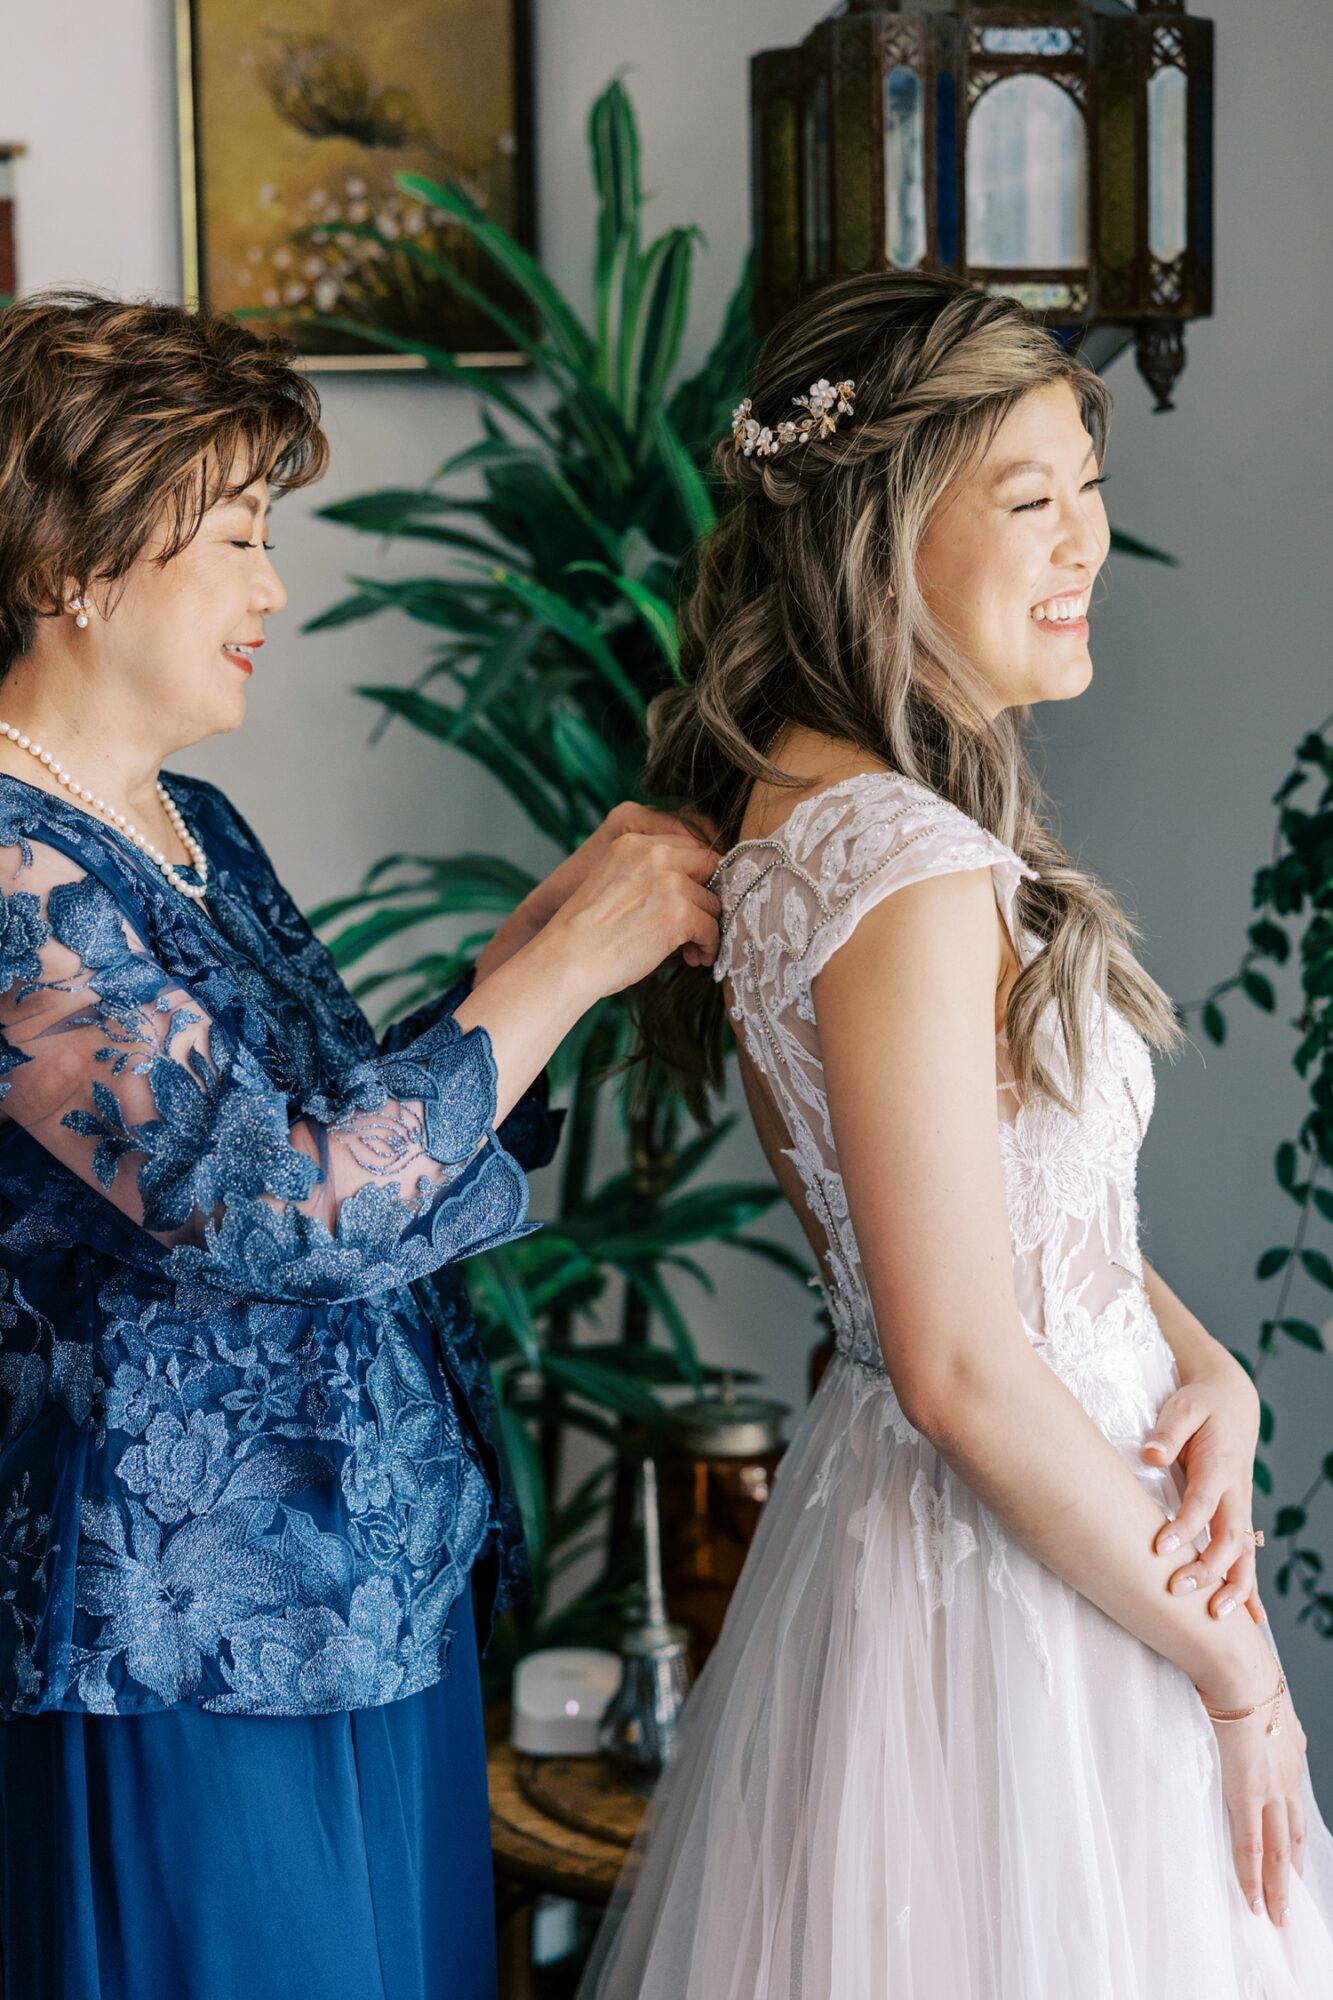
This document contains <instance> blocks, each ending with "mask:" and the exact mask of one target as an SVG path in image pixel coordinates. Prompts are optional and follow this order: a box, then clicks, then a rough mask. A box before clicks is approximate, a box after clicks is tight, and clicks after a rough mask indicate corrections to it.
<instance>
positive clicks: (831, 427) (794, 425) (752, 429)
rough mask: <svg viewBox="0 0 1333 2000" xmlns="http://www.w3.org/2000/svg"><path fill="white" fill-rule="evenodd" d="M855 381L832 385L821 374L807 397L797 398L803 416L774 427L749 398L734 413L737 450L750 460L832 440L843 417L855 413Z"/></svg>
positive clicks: (732, 433)
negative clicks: (753, 408) (759, 415)
mask: <svg viewBox="0 0 1333 2000" xmlns="http://www.w3.org/2000/svg"><path fill="white" fill-rule="evenodd" d="M855 396H856V384H855V382H828V381H826V380H825V379H824V377H823V376H822V375H821V376H820V378H819V380H818V381H817V382H812V383H811V384H810V387H809V390H808V391H807V392H806V394H805V395H804V396H793V397H792V402H793V403H794V404H795V405H796V407H797V409H799V410H804V412H805V415H804V416H803V417H784V418H783V419H782V422H781V423H780V424H774V425H773V426H772V427H771V428H770V426H769V425H768V424H761V423H760V422H759V420H758V418H757V417H755V416H754V415H753V414H752V412H751V406H750V398H749V397H748V396H746V397H745V399H744V400H743V401H742V402H740V403H738V404H737V405H736V407H735V409H734V410H733V411H732V413H731V435H732V437H733V438H734V440H735V443H736V449H737V451H739V452H741V453H743V455H744V456H745V457H746V458H751V457H755V458H772V457H774V456H775V454H776V453H778V452H779V451H781V450H782V449H783V447H784V446H785V445H792V444H808V443H809V442H810V440H811V438H812V437H828V436H829V434H830V433H831V432H833V431H836V430H837V428H838V418H839V417H849V416H850V415H851V414H852V403H853V400H854V398H855Z"/></svg>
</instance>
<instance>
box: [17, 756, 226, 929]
mask: <svg viewBox="0 0 1333 2000" xmlns="http://www.w3.org/2000/svg"><path fill="white" fill-rule="evenodd" d="M0 736H7V737H8V738H9V740H10V742H11V743H17V744H18V747H19V749H20V750H26V751H27V753H28V755H29V756H30V757H35V758H36V759H37V761H38V763H39V764H45V765H46V767H47V769H48V770H49V771H50V773H51V776H52V777H53V778H54V779H56V781H57V783H59V784H62V785H63V786H64V787H65V789H66V791H67V792H68V793H69V795H70V797H71V798H72V799H82V800H83V801H84V802H85V803H86V804H88V805H90V806H92V808H93V809H94V811H95V812H100V813H105V815H106V817H107V818H108V819H109V820H110V822H111V824H112V826H114V827H115V828H116V830H117V832H118V833H123V834H124V836H125V838H126V840H130V841H133V843H134V845H135V846H136V847H137V848H138V850H139V852H140V853H141V854H146V855H147V856H148V859H149V860H150V861H155V862H156V863H157V865H158V867H159V868H160V869H161V870H162V873H163V874H164V875H165V876H166V878H167V880H168V882H170V884H171V886H172V888H173V889H176V890H179V892H180V894H181V895H182V896H188V897H189V898H190V901H191V902H193V903H202V902H203V900H204V897H205V895H206V894H207V892H208V857H207V856H206V855H205V853H204V850H203V848H202V847H201V846H200V845H199V842H198V841H197V840H196V839H195V837H194V835H193V834H192V833H191V832H190V829H189V828H188V827H187V826H186V824H185V821H184V820H183V819H182V818H181V814H180V808H179V807H178V806H177V804H176V801H175V799H173V798H172V796H171V793H170V792H169V791H168V790H167V788H166V786H165V785H164V784H163V783H162V780H161V779H160V778H159V779H158V781H157V796H158V798H159V799H160V800H161V801H162V810H163V812H164V813H165V814H166V816H167V818H168V819H169V820H170V821H171V824H172V826H173V827H174V828H175V830H176V833H177V834H178V836H179V837H180V842H181V845H182V847H184V848H185V849H186V851H187V852H188V854H189V856H190V859H191V861H192V862H193V863H194V866H195V869H196V870H197V872H198V876H199V880H198V881H197V882H187V881H186V880H185V878H184V876H183V875H181V874H179V873H178V872H177V870H176V869H175V868H174V867H173V866H172V864H171V862H169V861H168V860H167V857H166V855H165V854H164V853H163V852H162V850H161V848H160V847H154V846H153V843H152V841H151V840H148V839H146V838H145V837H144V835H143V834H141V833H140V831H139V829H138V827H137V826H135V824H134V822H133V820H128V819H126V817H125V815H124V813H118V812H117V811H116V810H115V808H114V806H109V805H108V804H107V802H106V800H105V799H99V798H95V797H94V796H93V794H92V793H91V792H90V791H88V790H87V789H86V788H85V787H84V786H83V785H80V784H79V783H78V782H77V780H76V779H74V778H72V777H71V776H70V774H69V772H68V771H67V770H66V769H65V767H64V765H63V764H61V763H59V762H58V761H57V759H56V758H54V757H53V756H52V755H51V752H50V751H49V750H43V748H42V746H41V744H40V743H34V742H33V741H32V739H31V737H28V736H23V735H21V734H20V732H19V731H18V730H17V729H15V728H14V727H13V726H12V725H11V724H10V723H8V722H0Z"/></svg>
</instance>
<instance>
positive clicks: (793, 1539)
mask: <svg viewBox="0 0 1333 2000" xmlns="http://www.w3.org/2000/svg"><path fill="white" fill-rule="evenodd" d="M1108 413H1109V398H1108V395H1107V392H1106V390H1105V389H1104V387H1103V386H1102V384H1101V383H1100V381H1099V380H1098V379H1097V378H1096V377H1095V376H1094V375H1093V374H1091V373H1090V372H1089V371H1088V370H1087V369H1086V368H1084V367H1083V366H1082V365H1081V364H1080V363H1079V362H1078V361H1077V360H1075V359H1074V358H1072V357H1071V356H1069V355H1068V354H1067V353H1066V352H1065V351H1064V350H1062V349H1061V348H1060V347H1059V346H1058V345H1057V343H1056V342H1055V341H1054V340H1053V339H1052V338H1051V337H1050V336H1049V335H1048V334H1047V333H1045V332H1044V331H1043V330H1042V329H1041V328H1040V327H1039V325H1038V324H1037V323H1036V322H1035V321H1034V320H1033V319H1031V318H1030V317H1029V316H1028V315H1027V314H1026V312H1025V311H1024V310H1023V309H1022V308H1021V307H1019V306H1018V305H1017V304H1015V303H1014V302H1013V301H1011V300H1007V299H1001V298H994V297H990V296H988V295H986V294H984V293H983V292H981V291H978V290H975V289H972V288H969V287H965V286H962V285H959V284H957V283H955V282H954V281H952V280H949V279H945V278H932V277H922V276H897V275H869V276H859V277H855V278H850V279H847V280H844V281H840V282H839V283H837V284H835V285H833V286H831V287H829V288H828V289H827V290H825V291H823V292H822V293H820V294H819V295H818V296H817V297H815V298H813V299H810V300H808V301H806V302H805V303H804V304H803V305H802V306H800V307H799V308H798V309H797V310H796V311H795V312H794V313H793V314H792V315H791V316H790V317H789V318H788V319H787V320H786V322H785V323H784V324H783V325H782V326H780V327H779V328H778V329H777V331H776V332H775V333H774V334H773V335H772V337H771V338H770V339H769V341H768V343H767V345H766V347H765V349H764V352H763V354H762V355H761V357H760V360H759V363H758V366H757V370H756V373H755V378H754V383H753V388H752V395H751V397H750V398H749V399H747V400H746V402H744V403H742V404H741V406H740V408H739V410H738V411H737V413H736V421H735V434H734V440H729V441H727V443H726V444H725V445H723V446H720V447H719V449H718V452H717V456H716V463H717V467H718V470H719V472H720V474H721V475H722V477H723V478H724V479H725V480H726V481H727V482H728V483H729V484H730V485H731V486H732V487H733V488H734V489H735V492H734V504H733V506H732V507H731V509H730V511H729V513H728V515H727V517H726V519H725V521H724V522H723V524H722V525H721V526H720V527H719V528H718V530H717V531H716V532H715V534H714V535H713V537H712V538H711V540H710V541H709V542H708V543H707V544H706V545H705V547H704V549H703V551H702V558H701V569H700V575H699V581H698V584H697V587H696V589H695V591H694V595H693V597H692V599H691V601H690V603H689V606H688V609H687V613H686V619H685V627H686V647H685V667H686V671H687V685H686V686H685V687H683V688H681V689H679V690H676V691H674V692H673V693H672V694H671V695H669V696H667V697H665V698H664V699H663V703H662V706H661V708H660V709H659V711H658V713H657V714H656V716H655V733H654V747H653V752H652V756H651V759H650V764H649V770H648V781H649V784H650V786H651V788H652V790H653V791H654V792H655V793H656V794H657V795H659V796H661V797H664V798H670V799H672V800H673V801H674V802H676V803H677V804H679V805H680V806H681V807H682V808H683V809H684V810H686V811H687V812H689V811H695V812H698V813H699V814H701V815H704V816H707V817H708V818H709V819H710V820H711V821H713V822H714V823H715V824H716V825H717V826H718V827H719V828H720V829H721V834H722V838H721V839H720V840H719V842H718V843H717V844H718V845H719V846H720V847H722V848H725V849H729V851H728V852H727V853H726V856H725V859H724V861H723V863H722V865H721V867H720V868H719V870H718V873H717V875H716V876H715V878H714V881H713V884H712V886H713V887H714V888H715V889H716V890H717V892H718V893H719V895H720V897H721V901H722V943H721V949H720V952H719V955H718V958H717V961H716V964H715V966H714V978H715V980H717V981H719V982H724V983H723V985H722V987H721V990H719V989H718V988H716V987H711V986H710V987H708V988H707V989H705V990H704V991H702V992H700V991H699V988H698V984H697V982H696V983H695V990H694V992H693V993H691V991H690V984H691V982H690V975H688V974H684V975H682V976H681V978H680V979H677V980H673V981H672V982H670V983H669V984H666V985H664V986H663V987H662V988H659V989H658V991H657V992H656V993H655V994H652V995H649V996H648V997H647V998H646V999H645V1001H644V1027H645V1038H646V1041H647V1044H648V1046H649V1047H651V1048H652V1049H653V1050H654V1051H655V1053H656V1054H657V1055H658V1056H659V1057H660V1058H662V1059H663V1060H664V1061H665V1062H667V1063H668V1064H669V1065H670V1066H671V1068H672V1069H673V1070H674V1072H675V1074H676V1076H677V1078H678V1079H679V1081H680V1082H681V1084H682V1085H683V1087H685V1088H686V1089H687V1090H688V1091H690V1092H691V1093H692V1094H693V1096H694V1099H695V1101H696V1103H702V1102H703V1099H704V1095H705V1093H706V1092H707V1091H708V1090H709V1089H711V1088H715V1087H716V1086H717V1083H718V1081H719V1075H720V1042H721V1031H722V1013H723V1008H722V1006H721V1005H719V1004H718V1003H719V1002H720V1001H721V1000H723V999H724V998H725V1003H726V1011H727V1012H729V1014H730V1017H731V1020H732V1022H733V1023H734V1025H735V1029H736V1034H737V1040H738V1043H739V1048H740V1061H741V1073H742V1078H743V1082H744V1086H745V1090H746V1095H747V1099H748V1101H749V1105H750V1109H751V1112H752V1115H753V1118H754V1122H755V1126H756V1129H757V1132H758V1135H759V1138H760V1141H761V1143H762V1145H763V1147H764V1150H765V1153H766V1154H767V1156H768V1159H769V1162H770V1164H771V1166H772V1169H773V1172H774V1173H775V1175H776V1176H777V1178H778V1180H779V1182H780V1183H781V1186H782V1188H783V1191H784V1193H785V1194H786V1196H787V1199H788V1200H789V1202H790V1203H791V1205H792V1206H793V1208H794V1209H795V1211H796V1213H797V1215H798V1217H799V1218H800V1219H801V1222H802V1225H803V1227H804V1229H805V1231H806V1234H807V1235H808V1237H809V1239H810V1242H811V1245H812V1247H813V1249H814V1251H815V1253H816V1255H817V1256H818V1259H819V1262H820V1267H821V1277H822V1285H823V1289H824V1295H825V1298H826V1302H827V1305H828V1309H829V1312H830V1314H831V1316H832V1320H833V1323H834V1326H835V1328H836V1334H837V1351H836V1354H835V1356H834V1358H833V1360H832V1362H831V1363H830V1365H829V1367H828V1369H827V1371H826V1373H825V1375H824V1377H823V1378H822V1380H821V1382H820V1385H819V1388H818V1390H817V1393H816V1394H815V1396H814V1399H813V1401H812V1402H811V1404H810V1406H809V1408H808V1409H807V1411H806V1413H805V1416H804V1418H803V1420H802V1422H801V1424H800V1426H799V1428H798V1430H797V1432H796V1435H795V1436H794V1438H793V1439H792V1442H791V1445H790V1447H789V1449H788V1451H787V1453H786V1455H785V1457H784V1459H783V1462H782V1465H781V1467H780V1468H779V1471H778V1474H777V1478H776V1481H775V1484H774V1488H773V1492H772V1497H771V1498H770V1500H769V1502H768V1504H767V1506H766V1508H765V1511H764V1514H763V1516H762V1518H761V1522H760V1526H759V1531H758V1533H757V1536H756V1538H755V1541H754V1544H753V1546H752V1549H751V1552H750V1555H749V1559H748V1561H747V1563H746V1566H745V1570H744V1572H743V1574H742V1577H741V1579H740V1582H739V1585H738V1587H737V1589H736V1592H735V1595H734V1597H733V1599H732V1602H731V1605H730V1609H729V1612H728V1616H727V1619H726V1623H725V1625H724V1628H723V1631H722V1635H721V1639H720V1642H719V1644H718V1645H717V1647H716V1649H715V1651H714V1653H713V1654H712V1656H711V1658H710V1660H709V1662H708V1665H707V1666H706V1668H705V1670H704V1672H703V1674H702V1676H701V1678H700V1680H699V1682H698V1685H697V1687H696V1688H695V1690H694V1692H693V1694H692V1696H691V1699H690V1703H689V1705H688V1708H687V1710H686V1715H685V1721H684V1728H683V1732H682V1738H681V1744H680V1751H679V1755H678V1757H677V1758H676V1760H675V1761H674V1763H673V1764H672V1765H671V1766H670V1767H669V1769H668V1771H667V1772H666V1774H665V1776H664V1777H663V1779H662V1781H661V1783H660V1784H659V1786H658V1789H657V1792H656V1794H655V1795H654V1798H653V1801H652V1803H651V1805H650V1808H649V1812H648V1814H647V1817H646V1819H645V1823H644V1826H643V1829H642V1830H641V1833H640V1835H639V1838H638V1839H637V1840H636V1842H635V1845H634V1848H633V1849H632V1851H631V1854H630V1856H629V1859H628V1861H627V1864H626V1867H625V1870H624V1872H623V1874H622V1877H621V1881H620V1884H619V1885H618V1887H617V1890H616V1894H615V1896H614V1898H613V1903H612V1908H611V1910H610V1911H609V1913H608V1915H607V1917H606V1919H605V1920H604V1923H603V1925H602V1928H601V1930H600V1932H599V1934H598V1937H597V1939H596V1941H595V1945H594V1950H593V1955H592V1958H591V1960H590V1963H589V1965H588V1968H587V1970H586V1972H585V1975H584V1980H583V1983H582V1985H581V1986H580V1989H579V2000H1163V1996H1164V1995H1167V1994H1170V1995H1172V1996H1173V2000H1205V1996H1206V2000H1316V1996H1327V1995H1329V1994H1333V1839H1330V1836H1329V1831H1328V1829H1327V1827H1326V1826H1325V1824H1324V1821H1323V1819H1322V1818H1321V1816H1320V1813H1319V1809H1318V1807H1317V1805H1316V1802H1315V1799H1314V1796H1313V1793H1312V1791H1311V1786H1310V1780H1309V1775H1308V1770H1307V1767H1306V1762H1305V1754H1304V1753H1305V1749H1306V1738H1305V1734H1304V1732H1303V1730H1302V1728H1301V1724H1300V1721H1299V1719H1298V1717H1297V1714H1296V1710H1295V1706H1294V1702H1293V1696H1292V1692H1291V1690H1290V1689H1289V1688H1288V1687H1287V1684H1286V1681H1285V1678H1284V1677H1283V1675H1282V1673H1281V1669H1280V1662H1279V1660H1278V1657H1277V1654H1276V1649H1275V1647H1274V1645H1273V1642H1272V1640H1271V1637H1270V1636H1269V1634H1268V1632H1267V1630H1266V1629H1265V1624H1264V1614H1263V1610H1262V1607H1261V1606H1260V1604H1259V1600H1258V1596H1257V1594H1256V1591H1255V1586H1254V1568H1253V1560H1254V1559H1253V1550H1254V1546H1255V1542H1256V1540H1257V1537H1256V1536H1255V1534H1254V1531H1253V1529H1252V1528H1251V1527H1250V1498H1251V1495H1250V1470H1251V1462H1252V1457H1253V1450H1254V1442H1255V1428H1256V1424H1257V1399H1256V1398H1255V1395H1254V1391H1253V1389H1252V1387H1251V1386H1250V1385H1249V1383H1248V1381H1247V1379H1246V1378H1245V1376H1244V1375H1243V1373H1242V1371H1241V1370H1240V1368H1239V1367H1238V1366H1237V1364H1236V1363H1235V1362H1234V1361H1232V1360H1231V1358H1230V1357H1229V1356H1228V1355H1227V1353H1226V1351H1225V1350H1224V1349H1223V1348H1222V1347H1220V1346H1219V1345H1218V1343H1217V1342H1215V1341H1214V1340H1213V1339H1212V1338H1211V1337H1210V1336H1209V1335H1208V1334H1207V1333H1206V1332H1205V1331H1204V1329H1203V1327H1202V1326H1201V1325H1200V1324H1199V1322H1198V1320H1197V1319H1195V1318H1194V1316H1193V1315H1192V1314H1191V1313H1190V1312H1189V1311H1188V1309H1187V1308H1186V1307H1185V1306H1184V1305H1183V1304H1182V1303H1181V1301H1180V1300H1179V1299H1178V1298H1177V1297H1176V1295H1175V1294H1174V1293H1173V1292H1172V1291H1171V1289H1170V1287H1169V1286H1168V1285H1167V1283H1166V1282H1165V1280H1164V1279H1163V1278H1162V1277H1161V1276H1160V1275H1159V1274H1158V1273H1157V1272H1156V1271H1155V1270H1153V1269H1152V1268H1151V1267H1150V1266H1149V1265H1148V1264H1147V1263H1146V1262H1145V1261H1144V1259H1143V1257H1142V1255H1141V1252H1140V1249H1139V1246H1138V1240H1137V1210H1136V1205H1135V1192H1134V1189H1135V1167H1136V1159H1137V1154H1138V1150H1139V1146H1140V1144H1141V1141H1142V1138H1143V1133H1144V1128H1145V1126H1146V1124H1147V1121H1148V1118H1149V1116H1150V1113H1151V1109H1152V1101H1153V1072H1152V1066H1151V1059H1150V1057H1151V1051H1153V1050H1154V1049H1155V1050H1158V1051H1169V1050H1172V1049H1174V1048H1175V1047H1177V1046H1178V1045H1179V1041H1180V1030H1179V1027H1178V1025H1177V1022H1176V1020H1175V1017H1174V1015H1173V1011H1172V1008H1171V1005H1170V1002H1169V1001H1168V999H1167V996H1166V995H1165V993H1164V992H1163V991H1162V989H1161V988H1160V987H1159V986H1158V985H1157V984H1156V983H1155V982H1154V981H1153V980H1152V979H1151V978H1150V977H1149V975H1148V973H1147V972H1146V971H1145V970H1144V969H1143V967H1142V966H1141V965H1140V964H1139V962H1138V961H1137V959H1136V958H1135V956H1134V952H1133V950H1132V948H1131V946H1132V940H1133V939H1134V938H1135V937H1136V936H1137V935H1138V933H1137V932H1136V930H1135V928H1134V926H1133V925H1132V924H1131V922H1130V921H1129V919H1128V918H1127V917H1126V915H1125V914H1124V913H1123V912H1122V911H1121V909H1120V908H1119V907H1118V906H1117V904H1116V902H1115V899H1114V898H1113V897H1112V896H1111V894H1110V893H1109V892H1108V890H1106V889H1105V888H1104V887H1102V886H1101V885H1100V884H1098V883H1097V882H1095V881H1094V880H1092V879H1091V878H1090V877H1089V876H1088V875H1087V874H1086V873H1085V872H1084V871H1083V870H1082V869H1081V868H1080V867H1078V866H1077V865H1076V864H1075V862H1074V861H1073V860H1072V859H1071V858H1070V856H1069V855H1068V854H1067V853H1066V852H1065V850H1064V849H1063V848H1062V847H1061V846H1060V844H1059V842H1058V841H1057V840H1056V839H1055V837H1054V836H1053V835H1052V833H1051V832H1049V831H1048V829H1047V825H1046V816H1045V810H1044V802H1043V800H1042V798H1041V795H1040V792H1039V790H1038V787H1037V784H1036V782H1035V779H1034V777H1033V775H1032V773H1031V771H1030V769H1029V767H1028V764H1027V761H1026V758H1025V755H1024V750H1023V729H1024V723H1025V720H1026V715H1027V711H1028V709H1029V708H1030V706H1031V705H1032V704H1033V703H1035V702H1038V701H1058V700H1067V699H1070V698H1072V697H1073V696H1075V695H1078V694H1080V693H1082V691H1083V690H1084V688H1086V686H1087V685H1088V682H1089V679H1090V677H1091V672H1092V668H1091V662H1090V659H1089V652H1088V629H1089V628H1088V610H1089V605H1090V601H1091V597H1092V591H1093V586H1094V583H1095V581H1096V578H1097V575H1098V572H1099V570H1100V569H1101V566H1102V563H1103V562H1104V560H1105V557H1106V553H1107V547H1108V540H1109V537H1108V530H1107V523H1106V514H1105V511H1104V508H1103V504H1102V498H1101V494H1100V491H1099V487H1100V484H1101V479H1102V463H1103V454H1104V444H1105V434H1106V424H1107V417H1108ZM1144 726H1145V728H1146V727H1150V726H1151V718H1150V717H1145V718H1144ZM799 1332H800V1329H799V1323H797V1324H794V1326H793V1338H798V1337H799Z"/></svg>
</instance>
